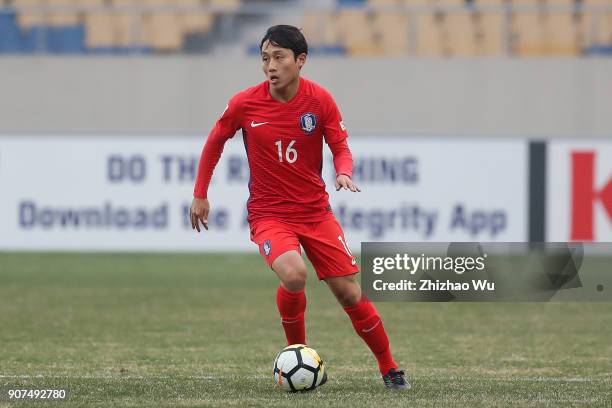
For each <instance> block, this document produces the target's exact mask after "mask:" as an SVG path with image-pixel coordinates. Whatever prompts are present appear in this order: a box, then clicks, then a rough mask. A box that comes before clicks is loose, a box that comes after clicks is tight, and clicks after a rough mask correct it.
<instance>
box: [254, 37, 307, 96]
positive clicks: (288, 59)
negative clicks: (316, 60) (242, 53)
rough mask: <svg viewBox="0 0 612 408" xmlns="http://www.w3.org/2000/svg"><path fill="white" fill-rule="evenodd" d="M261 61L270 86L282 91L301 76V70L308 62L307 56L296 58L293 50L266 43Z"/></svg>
mask: <svg viewBox="0 0 612 408" xmlns="http://www.w3.org/2000/svg"><path fill="white" fill-rule="evenodd" d="M261 60H262V62H263V71H264V74H265V75H266V77H267V78H268V81H270V86H271V87H274V88H276V89H282V88H285V87H286V86H288V85H290V84H291V83H293V82H294V81H296V80H297V78H298V77H299V76H300V68H301V67H302V65H304V63H305V62H306V54H300V55H298V57H297V58H294V56H293V51H292V50H290V49H288V48H282V47H279V46H278V45H274V44H270V42H269V41H266V42H265V43H264V45H263V47H262V48H261Z"/></svg>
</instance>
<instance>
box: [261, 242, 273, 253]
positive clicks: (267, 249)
mask: <svg viewBox="0 0 612 408" xmlns="http://www.w3.org/2000/svg"><path fill="white" fill-rule="evenodd" d="M262 248H263V251H264V254H266V256H268V255H270V251H272V244H271V243H270V240H269V239H267V240H266V242H264V244H263V246H262Z"/></svg>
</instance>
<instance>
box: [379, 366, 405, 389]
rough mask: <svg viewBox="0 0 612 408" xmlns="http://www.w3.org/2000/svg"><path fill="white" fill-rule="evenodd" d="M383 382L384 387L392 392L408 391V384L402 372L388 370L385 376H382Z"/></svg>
mask: <svg viewBox="0 0 612 408" xmlns="http://www.w3.org/2000/svg"><path fill="white" fill-rule="evenodd" d="M383 381H384V382H385V387H387V388H390V389H392V390H409V389H410V384H409V383H408V381H406V379H405V378H404V372H403V371H396V370H395V369H394V368H392V369H390V370H389V372H388V373H387V375H383Z"/></svg>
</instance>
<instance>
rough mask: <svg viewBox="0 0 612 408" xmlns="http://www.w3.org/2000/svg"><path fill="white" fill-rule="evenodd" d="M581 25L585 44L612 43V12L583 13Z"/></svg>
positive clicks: (603, 44) (600, 44)
mask: <svg viewBox="0 0 612 408" xmlns="http://www.w3.org/2000/svg"><path fill="white" fill-rule="evenodd" d="M581 25H582V30H583V33H584V38H585V43H586V45H588V46H609V45H612V13H600V12H592V13H585V14H584V16H583V19H582V24H581Z"/></svg>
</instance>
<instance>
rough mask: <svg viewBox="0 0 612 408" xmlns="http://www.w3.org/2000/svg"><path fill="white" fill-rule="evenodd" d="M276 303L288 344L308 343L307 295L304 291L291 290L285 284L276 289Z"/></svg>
mask: <svg viewBox="0 0 612 408" xmlns="http://www.w3.org/2000/svg"><path fill="white" fill-rule="evenodd" d="M276 305H277V306H278V311H279V313H280V316H281V323H282V325H283V329H285V337H287V344H288V345H289V344H306V327H305V324H304V312H305V311H306V295H305V294H304V291H303V290H302V291H300V292H289V291H288V290H287V289H286V288H285V287H284V286H283V285H279V286H278V289H277V291H276Z"/></svg>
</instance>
